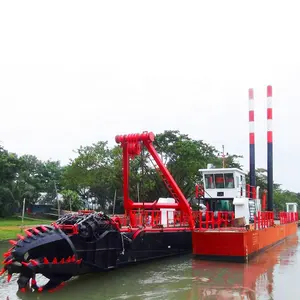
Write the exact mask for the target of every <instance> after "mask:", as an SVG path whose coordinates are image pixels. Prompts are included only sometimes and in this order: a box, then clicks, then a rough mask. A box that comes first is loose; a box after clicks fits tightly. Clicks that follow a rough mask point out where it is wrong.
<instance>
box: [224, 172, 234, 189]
mask: <svg viewBox="0 0 300 300" xmlns="http://www.w3.org/2000/svg"><path fill="white" fill-rule="evenodd" d="M224 179H225V188H227V189H234V177H233V173H227V174H224Z"/></svg>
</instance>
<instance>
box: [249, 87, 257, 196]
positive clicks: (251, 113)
mask: <svg viewBox="0 0 300 300" xmlns="http://www.w3.org/2000/svg"><path fill="white" fill-rule="evenodd" d="M249 164H250V166H249V167H250V176H249V177H250V186H251V188H250V191H251V192H252V191H253V188H254V189H255V185H256V182H255V181H256V180H255V133H254V93H253V89H249ZM253 196H254V195H252V197H253Z"/></svg>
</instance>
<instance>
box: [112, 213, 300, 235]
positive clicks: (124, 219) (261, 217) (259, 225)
mask: <svg viewBox="0 0 300 300" xmlns="http://www.w3.org/2000/svg"><path fill="white" fill-rule="evenodd" d="M132 214H133V216H134V220H135V224H134V227H140V226H145V227H149V226H151V227H168V228H171V227H188V226H189V223H188V216H187V215H185V214H183V213H182V212H180V211H165V212H162V211H160V210H152V211H142V210H140V211H138V210H137V211H133V212H132ZM192 214H193V218H194V221H195V226H196V228H199V229H201V230H206V229H210V228H227V227H234V226H237V227H240V228H244V227H243V226H242V225H235V222H234V219H235V214H234V212H231V211H216V212H213V211H206V212H201V211H193V212H192ZM114 219H115V220H117V222H118V224H119V225H120V227H124V226H128V225H129V224H130V221H129V217H128V216H126V215H117V216H114ZM274 219H275V216H274V212H270V211H259V212H257V215H256V216H255V217H254V228H255V229H264V228H268V227H272V226H274V224H275V221H274ZM279 219H280V224H287V223H292V222H296V221H298V213H297V212H296V213H294V212H280V213H279Z"/></svg>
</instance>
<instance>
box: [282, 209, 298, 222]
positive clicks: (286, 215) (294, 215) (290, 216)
mask: <svg viewBox="0 0 300 300" xmlns="http://www.w3.org/2000/svg"><path fill="white" fill-rule="evenodd" d="M279 220H280V224H281V225H283V224H288V223H293V222H297V221H298V220H299V218H298V212H283V211H282V212H279Z"/></svg>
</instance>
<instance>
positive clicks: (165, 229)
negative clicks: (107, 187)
mask: <svg viewBox="0 0 300 300" xmlns="http://www.w3.org/2000/svg"><path fill="white" fill-rule="evenodd" d="M153 141H154V134H153V133H151V132H144V133H142V134H130V135H119V136H117V137H116V142H117V143H119V144H120V145H121V147H122V150H123V158H122V163H123V181H124V182H123V194H124V209H125V215H124V216H113V217H109V216H107V215H105V214H104V213H101V212H94V211H79V212H77V213H70V214H66V215H64V216H62V217H61V218H59V219H58V220H57V221H56V222H54V223H53V224H52V225H51V226H49V225H44V226H42V225H41V226H37V227H35V228H31V229H26V230H25V234H23V235H18V240H11V241H10V243H11V244H12V248H10V249H9V250H8V251H7V252H6V253H4V261H3V264H4V268H3V269H2V271H1V274H2V275H3V274H6V272H7V274H8V275H7V276H8V277H7V278H8V281H9V280H10V279H11V277H12V275H13V274H19V277H18V280H17V282H18V286H19V290H20V291H22V292H25V291H27V290H30V291H35V290H37V291H45V290H48V291H53V290H55V289H57V288H58V287H59V286H61V285H63V284H64V282H65V281H67V280H69V279H70V278H71V277H73V276H77V275H81V274H86V273H91V272H99V271H104V270H109V269H114V268H117V267H119V266H122V265H126V264H131V263H137V262H140V261H145V260H150V259H155V258H160V257H167V256H171V255H179V254H184V253H189V252H191V251H192V230H193V229H194V219H193V214H192V210H191V208H190V205H189V203H188V201H187V200H186V198H185V197H184V195H183V193H182V192H181V190H180V188H179V187H178V185H177V184H176V182H175V180H174V179H173V177H172V175H171V174H170V172H169V171H168V169H167V168H166V167H165V166H164V164H163V162H162V161H161V160H160V157H159V155H158V153H157V152H156V150H155V148H154V146H153V144H152V143H153ZM143 147H145V148H146V149H147V150H148V152H149V154H150V156H151V157H152V159H153V160H152V163H153V164H154V167H155V168H156V170H157V171H158V173H159V174H160V176H161V177H162V179H163V181H164V183H165V185H166V188H167V189H168V190H169V192H170V195H171V197H170V198H160V199H158V200H156V201H154V202H151V203H149V202H145V201H144V200H142V201H141V202H134V201H133V200H132V199H131V198H130V196H129V170H130V168H129V166H130V160H131V159H134V158H135V157H136V156H137V155H140V154H141V151H142V148H143ZM37 274H42V275H44V276H45V277H46V278H48V279H49V281H48V282H47V283H46V284H45V285H44V286H41V285H39V284H38V282H37V278H36V275H37Z"/></svg>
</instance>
